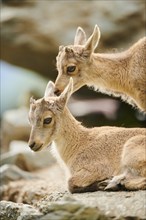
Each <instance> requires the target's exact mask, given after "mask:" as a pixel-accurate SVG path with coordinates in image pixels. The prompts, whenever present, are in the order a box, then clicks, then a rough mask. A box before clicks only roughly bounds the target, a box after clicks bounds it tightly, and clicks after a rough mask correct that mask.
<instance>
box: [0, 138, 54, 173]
mask: <svg viewBox="0 0 146 220" xmlns="http://www.w3.org/2000/svg"><path fill="white" fill-rule="evenodd" d="M10 149H11V150H10V151H9V152H7V153H4V154H2V155H1V158H0V166H2V165H4V164H13V165H16V166H18V167H19V168H21V169H23V170H26V171H33V170H37V169H41V168H43V167H47V166H50V165H52V164H53V163H54V162H56V160H55V159H54V158H53V156H52V155H51V153H50V152H49V150H46V151H40V152H37V153H34V152H32V151H31V150H30V149H29V147H28V143H27V142H22V141H13V142H11V145H10Z"/></svg>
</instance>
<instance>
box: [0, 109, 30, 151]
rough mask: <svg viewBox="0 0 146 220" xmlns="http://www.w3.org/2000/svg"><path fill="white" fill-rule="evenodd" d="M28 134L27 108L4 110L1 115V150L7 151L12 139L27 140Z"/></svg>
mask: <svg viewBox="0 0 146 220" xmlns="http://www.w3.org/2000/svg"><path fill="white" fill-rule="evenodd" d="M29 134H30V125H29V123H28V108H26V107H22V108H19V109H13V110H8V111H5V113H4V114H3V117H2V141H1V148H2V151H7V150H8V147H9V143H10V142H11V141H12V140H24V141H27V140H28V137H29Z"/></svg>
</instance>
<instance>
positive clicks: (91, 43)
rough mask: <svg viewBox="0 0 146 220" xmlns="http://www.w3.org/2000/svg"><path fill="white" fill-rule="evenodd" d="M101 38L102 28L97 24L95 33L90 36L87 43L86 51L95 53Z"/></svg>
mask: <svg viewBox="0 0 146 220" xmlns="http://www.w3.org/2000/svg"><path fill="white" fill-rule="evenodd" d="M99 39H100V30H99V27H98V26H97V25H95V28H94V31H93V34H92V35H91V36H90V37H89V38H88V40H87V42H86V44H85V51H88V52H89V53H90V54H91V53H93V52H94V50H95V48H96V47H97V45H98V42H99Z"/></svg>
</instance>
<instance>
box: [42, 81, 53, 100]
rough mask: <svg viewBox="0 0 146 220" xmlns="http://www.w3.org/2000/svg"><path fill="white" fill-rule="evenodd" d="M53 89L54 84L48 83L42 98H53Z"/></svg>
mask: <svg viewBox="0 0 146 220" xmlns="http://www.w3.org/2000/svg"><path fill="white" fill-rule="evenodd" d="M54 88H55V84H54V83H53V82H52V81H49V82H48V84H47V86H46V90H45V94H44V98H47V97H50V96H55V94H54Z"/></svg>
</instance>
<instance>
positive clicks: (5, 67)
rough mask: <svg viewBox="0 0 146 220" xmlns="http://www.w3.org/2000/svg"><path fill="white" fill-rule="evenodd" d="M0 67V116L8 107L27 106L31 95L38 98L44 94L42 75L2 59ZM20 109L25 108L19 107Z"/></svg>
mask: <svg viewBox="0 0 146 220" xmlns="http://www.w3.org/2000/svg"><path fill="white" fill-rule="evenodd" d="M0 67H1V73H0V74H1V75H0V76H1V103H2V105H1V112H0V115H1V117H2V115H3V113H4V111H6V110H9V109H18V108H20V107H22V106H26V107H28V108H29V100H30V97H31V96H33V97H34V98H38V97H42V95H43V94H44V89H45V87H46V85H47V80H46V79H45V78H44V77H42V76H40V75H39V74H37V73H35V72H33V71H30V70H26V69H23V68H20V67H17V66H14V65H10V64H8V63H6V62H3V61H0ZM21 111H25V110H23V109H21ZM19 115H20V114H19ZM27 118H28V117H27ZM19 120H20V121H21V120H22V119H21V118H19ZM27 121H28V120H27ZM27 121H26V122H27Z"/></svg>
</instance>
